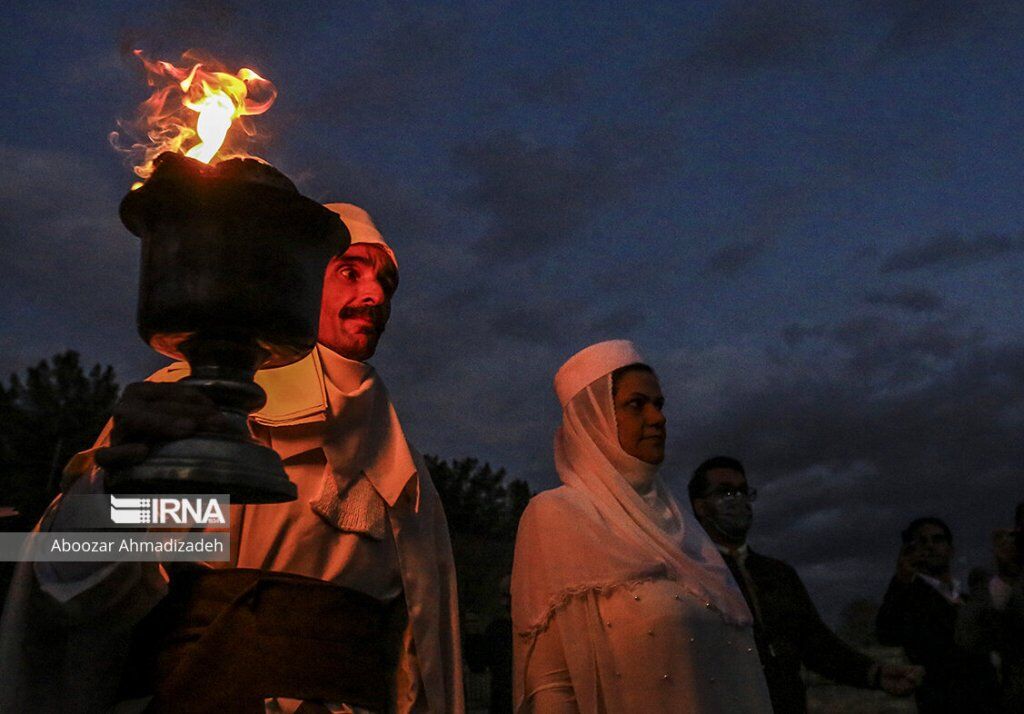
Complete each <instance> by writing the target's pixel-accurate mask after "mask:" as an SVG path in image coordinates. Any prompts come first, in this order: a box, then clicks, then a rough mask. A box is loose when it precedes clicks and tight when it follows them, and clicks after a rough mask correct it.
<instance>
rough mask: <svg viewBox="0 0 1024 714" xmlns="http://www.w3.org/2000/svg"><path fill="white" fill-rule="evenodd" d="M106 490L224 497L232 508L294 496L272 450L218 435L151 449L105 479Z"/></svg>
mask: <svg viewBox="0 0 1024 714" xmlns="http://www.w3.org/2000/svg"><path fill="white" fill-rule="evenodd" d="M106 488H107V490H108V491H109V492H110V493H113V494H118V493H196V494H199V493H202V494H221V493H223V494H228V495H229V496H230V497H231V502H232V503H283V502H285V501H294V500H295V498H296V497H297V495H298V491H297V489H296V488H295V484H293V483H292V482H291V481H289V480H288V476H287V475H286V474H285V471H284V467H283V466H282V465H281V459H280V457H278V455H277V454H276V453H275V452H274V451H273V450H272V449H268V448H267V447H265V446H260V445H259V444H257V443H255V442H253V441H248V440H241V439H238V438H233V437H231V436H220V435H217V434H201V435H197V436H193V437H190V438H187V439H179V440H178V441H171V442H167V443H165V444H161V445H159V446H156V447H154V448H153V450H152V451H151V452H150V454H149V456H148V457H147V458H146V460H145V461H144V462H142V463H140V464H138V465H136V466H133V467H132V468H130V469H127V470H125V471H119V472H117V473H110V474H108V475H107V481H106Z"/></svg>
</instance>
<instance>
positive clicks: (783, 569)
mask: <svg viewBox="0 0 1024 714" xmlns="http://www.w3.org/2000/svg"><path fill="white" fill-rule="evenodd" d="M689 495H690V503H691V505H692V506H693V510H694V513H695V514H696V516H697V520H698V521H700V524H701V525H702V526H703V527H704V530H705V531H707V533H708V535H709V536H710V537H711V539H712V540H713V541H714V542H715V544H716V545H717V546H718V549H719V550H720V551H721V552H722V555H723V557H724V558H725V562H726V564H727V565H728V566H729V569H730V570H731V571H732V574H733V576H734V577H735V579H736V583H737V584H738V585H739V586H740V589H741V590H742V591H743V595H744V597H745V598H746V600H747V605H749V606H750V611H751V613H752V614H753V615H754V636H755V639H756V641H757V648H758V652H759V654H760V655H761V664H762V665H763V667H764V673H765V678H766V679H767V681H768V691H769V693H770V694H771V699H772V707H773V708H774V710H775V712H776V714H790V713H791V712H795V713H801V712H806V711H807V691H806V688H805V686H804V683H803V680H802V679H801V677H800V666H801V665H804V666H805V667H807V668H808V669H810V670H812V671H814V672H817V673H818V674H821V675H823V676H825V677H828V678H829V679H833V680H835V681H837V682H840V683H842V684H847V685H851V686H854V687H862V688H876V689H884V690H885V691H886V692H888V693H890V694H896V695H900V696H905V695H908V694H910V693H911V692H913V691H914V687H915V686H916V685H917V683H918V682H919V681H920V677H921V676H922V672H921V671H920V668H917V667H905V666H901V665H893V664H879V663H876V662H874V661H873V660H872V659H871V658H869V657H867V656H866V655H864V654H861V653H860V652H857V651H856V650H854V649H852V648H851V647H849V646H848V645H847V644H846V643H844V642H843V641H842V640H840V639H839V637H837V636H836V635H835V634H834V633H833V632H832V631H831V630H830V629H829V628H828V627H827V626H826V625H825V623H823V622H822V621H821V617H820V616H819V615H818V611H817V609H816V608H815V607H814V603H812V602H811V599H810V597H809V596H808V594H807V589H806V588H804V584H803V582H801V580H800V577H799V576H798V575H797V574H796V571H795V570H793V568H792V567H791V566H790V565H788V564H787V563H784V562H782V561H781V560H776V559H775V558H769V557H767V556H764V555H761V554H759V553H755V552H754V551H752V550H751V549H750V548H749V547H748V546H747V532H748V531H749V530H750V525H751V523H752V521H753V513H754V511H753V507H752V506H751V503H752V502H753V501H754V499H755V498H756V496H757V491H756V490H755V489H751V488H749V486H748V485H747V477H746V472H745V471H744V469H743V464H741V463H740V462H739V461H738V460H736V459H733V458H730V457H728V456H716V457H714V458H712V459H708V460H707V461H705V462H704V463H702V464H701V465H700V466H698V467H697V469H696V471H694V473H693V476H692V477H691V479H690V483H689Z"/></svg>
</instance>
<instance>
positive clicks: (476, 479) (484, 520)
mask: <svg viewBox="0 0 1024 714" xmlns="http://www.w3.org/2000/svg"><path fill="white" fill-rule="evenodd" d="M424 458H425V459H426V461H427V467H428V468H429V470H430V477H431V479H432V480H433V482H434V485H435V486H436V487H437V490H438V493H439V494H440V496H441V502H442V504H443V505H444V511H445V515H446V516H447V517H448V528H449V530H450V531H451V537H452V550H453V552H454V555H455V570H456V571H457V574H458V578H459V601H460V605H461V606H462V608H463V610H467V611H470V612H474V613H476V614H477V615H481V616H483V615H492V616H493V615H497V614H499V613H500V610H501V605H500V603H499V599H498V595H499V591H500V588H499V583H500V581H501V578H502V577H503V576H505V575H508V573H509V572H510V571H511V570H512V551H513V549H514V547H515V538H516V528H517V527H518V525H519V517H520V516H521V515H522V514H523V509H525V508H526V504H527V502H529V500H530V496H531V495H532V493H531V491H530V487H529V485H528V484H527V483H526V482H525V481H523V480H521V479H512V480H510V481H509V482H508V483H506V482H505V480H506V476H507V474H506V472H505V469H503V468H499V469H497V470H495V469H493V468H492V467H491V465H490V464H488V463H484V464H483V465H482V466H481V465H480V461H479V460H478V459H473V458H466V459H453V460H451V461H442V460H441V459H439V458H438V457H436V456H430V455H426V456H425V457H424Z"/></svg>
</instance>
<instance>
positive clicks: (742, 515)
mask: <svg viewBox="0 0 1024 714" xmlns="http://www.w3.org/2000/svg"><path fill="white" fill-rule="evenodd" d="M707 477H708V487H707V490H706V491H705V492H704V495H703V496H701V497H700V498H695V499H694V500H693V511H694V513H695V514H696V515H697V518H698V519H699V520H700V522H701V525H703V526H704V530H706V531H707V532H708V535H710V536H711V538H712V540H714V541H715V542H720V543H724V544H726V545H741V544H742V543H744V542H745V541H746V539H747V532H748V531H749V530H750V524H751V523H752V522H753V519H754V507H753V506H752V505H751V501H752V500H753V498H752V494H751V493H750V489H749V488H748V486H747V478H746V477H745V476H744V475H743V474H741V473H740V472H739V471H736V470H734V469H729V468H717V469H711V470H710V471H708V474H707Z"/></svg>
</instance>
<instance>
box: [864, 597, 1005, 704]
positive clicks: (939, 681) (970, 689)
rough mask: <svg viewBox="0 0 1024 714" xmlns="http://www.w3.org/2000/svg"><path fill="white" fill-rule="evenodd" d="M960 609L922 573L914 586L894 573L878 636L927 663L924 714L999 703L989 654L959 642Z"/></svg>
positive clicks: (920, 693) (920, 692)
mask: <svg viewBox="0 0 1024 714" xmlns="http://www.w3.org/2000/svg"><path fill="white" fill-rule="evenodd" d="M959 609H960V606H959V605H955V604H953V603H950V602H949V601H948V600H946V599H945V598H944V597H942V595H940V594H939V593H937V592H936V591H935V589H934V588H933V587H932V586H930V585H929V584H928V583H926V582H924V581H923V580H921V579H920V578H915V579H914V580H912V581H911V582H910V584H909V585H908V584H905V583H901V582H900V581H898V580H896V579H895V578H894V579H893V580H892V582H891V583H890V584H889V589H888V590H887V591H886V593H885V599H884V600H883V601H882V607H881V609H880V610H879V611H878V619H877V621H876V623H875V624H876V628H877V630H878V639H879V641H881V643H882V644H885V645H898V646H901V647H903V649H904V651H905V652H906V653H907V657H908V658H910V661H911V662H913V663H914V664H920V665H923V666H924V668H925V678H924V682H923V683H922V684H921V686H920V687H918V689H917V693H916V694H917V707H918V711H920V712H921V714H932V713H933V712H951V713H952V712H971V713H972V714H973V713H975V712H977V713H979V714H980V713H982V712H989V711H992V710H993V709H994V708H995V701H996V696H997V695H996V692H997V686H998V685H997V680H996V676H995V670H994V669H993V668H992V664H991V662H990V661H989V659H988V656H987V655H986V654H985V653H981V652H970V651H968V650H966V649H965V648H963V647H960V646H959V645H957V643H956V641H955V629H956V620H957V615H958V611H959Z"/></svg>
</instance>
